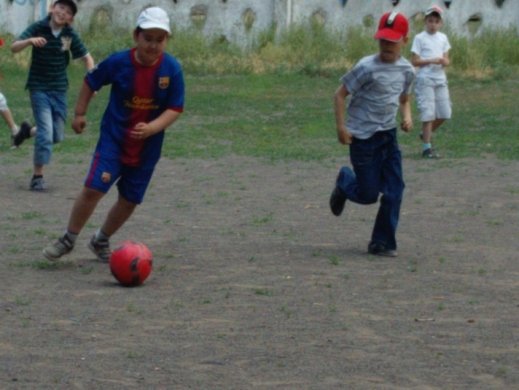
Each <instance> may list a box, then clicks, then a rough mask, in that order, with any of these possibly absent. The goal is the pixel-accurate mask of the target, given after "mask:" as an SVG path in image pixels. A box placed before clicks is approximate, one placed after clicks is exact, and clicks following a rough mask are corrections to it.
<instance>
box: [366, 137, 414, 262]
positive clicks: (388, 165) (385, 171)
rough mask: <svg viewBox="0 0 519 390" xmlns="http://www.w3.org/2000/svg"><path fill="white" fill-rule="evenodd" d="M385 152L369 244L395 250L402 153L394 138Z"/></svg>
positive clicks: (401, 179)
mask: <svg viewBox="0 0 519 390" xmlns="http://www.w3.org/2000/svg"><path fill="white" fill-rule="evenodd" d="M387 153H388V155H387V157H386V159H385V160H384V163H383V167H382V180H383V183H382V188H381V192H382V197H381V199H380V207H379V210H378V213H377V218H376V220H375V226H374V227H373V232H372V236H371V243H370V246H371V244H375V245H379V247H381V248H384V249H385V250H387V251H395V250H396V248H397V244H396V229H397V226H398V220H399V217H400V206H401V204H402V196H403V192H404V187H405V184H404V179H403V174H402V155H401V152H400V150H399V148H398V145H397V144H396V139H395V142H394V143H393V144H392V145H390V146H388V149H387ZM380 254H382V253H380ZM392 255H396V254H392Z"/></svg>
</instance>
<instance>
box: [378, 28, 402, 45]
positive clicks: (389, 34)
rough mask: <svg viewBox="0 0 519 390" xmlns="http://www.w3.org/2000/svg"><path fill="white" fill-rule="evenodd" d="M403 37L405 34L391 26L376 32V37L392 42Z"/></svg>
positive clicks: (398, 40)
mask: <svg viewBox="0 0 519 390" xmlns="http://www.w3.org/2000/svg"><path fill="white" fill-rule="evenodd" d="M403 38H404V36H403V35H402V34H401V33H399V32H396V31H395V30H392V29H390V28H383V29H382V30H379V31H377V33H376V34H375V39H383V40H385V41H390V42H400V41H401V40H402V39H403Z"/></svg>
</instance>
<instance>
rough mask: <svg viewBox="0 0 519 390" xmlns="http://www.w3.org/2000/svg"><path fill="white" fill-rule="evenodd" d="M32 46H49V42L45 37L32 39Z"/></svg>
mask: <svg viewBox="0 0 519 390" xmlns="http://www.w3.org/2000/svg"><path fill="white" fill-rule="evenodd" d="M30 41H31V45H33V46H35V47H43V46H45V45H46V44H47V40H46V39H45V38H43V37H33V38H31V39H30Z"/></svg>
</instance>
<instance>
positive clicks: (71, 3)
mask: <svg viewBox="0 0 519 390" xmlns="http://www.w3.org/2000/svg"><path fill="white" fill-rule="evenodd" d="M54 4H63V5H68V6H69V7H70V9H71V10H72V14H73V15H74V16H75V15H76V14H77V5H76V3H75V2H74V1H73V0H56V1H55V2H54Z"/></svg>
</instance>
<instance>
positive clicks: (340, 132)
mask: <svg viewBox="0 0 519 390" xmlns="http://www.w3.org/2000/svg"><path fill="white" fill-rule="evenodd" d="M337 139H338V140H339V142H340V143H341V144H343V145H350V144H351V139H352V136H351V134H350V132H349V131H348V130H347V129H346V127H342V128H339V129H337Z"/></svg>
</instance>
